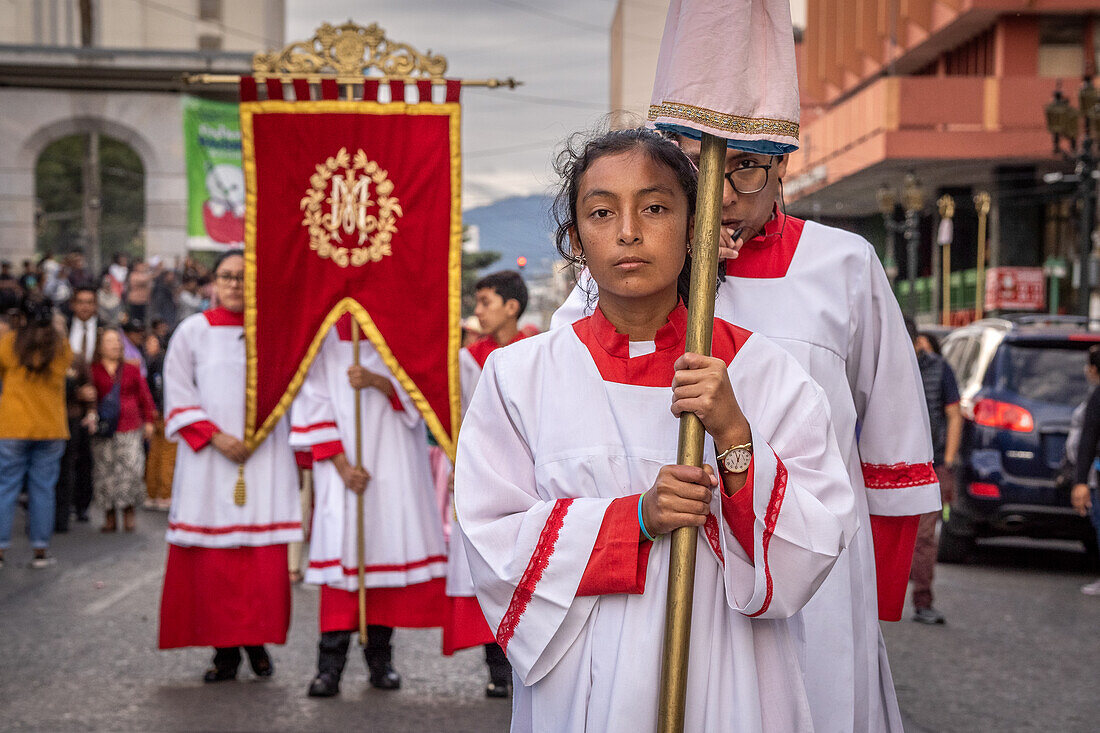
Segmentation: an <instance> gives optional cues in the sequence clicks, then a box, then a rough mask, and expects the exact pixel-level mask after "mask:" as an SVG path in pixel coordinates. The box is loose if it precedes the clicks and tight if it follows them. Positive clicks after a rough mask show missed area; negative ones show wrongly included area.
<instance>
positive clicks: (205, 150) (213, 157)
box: [183, 96, 244, 251]
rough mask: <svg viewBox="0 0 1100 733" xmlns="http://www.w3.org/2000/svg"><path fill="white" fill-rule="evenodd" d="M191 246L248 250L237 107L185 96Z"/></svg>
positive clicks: (184, 122) (188, 239)
mask: <svg viewBox="0 0 1100 733" xmlns="http://www.w3.org/2000/svg"><path fill="white" fill-rule="evenodd" d="M183 145H184V156H185V158H186V161H187V247H188V249H192V250H214V251H219V250H225V249H230V248H236V247H243V246H244V174H243V173H242V172H241V121H240V116H239V114H238V111H237V105H236V104H233V103H230V102H213V101H210V100H208V99H200V98H198V97H189V96H184V97H183Z"/></svg>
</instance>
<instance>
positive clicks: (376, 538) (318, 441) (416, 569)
mask: <svg viewBox="0 0 1100 733" xmlns="http://www.w3.org/2000/svg"><path fill="white" fill-rule="evenodd" d="M360 349H361V358H360V366H359V367H354V366H352V362H353V351H352V343H351V316H350V315H345V316H344V317H343V318H342V319H341V320H340V321H338V322H337V324H336V326H335V328H333V329H332V330H331V331H330V332H329V333H328V335H327V336H326V337H325V340H324V342H323V344H322V346H321V350H320V351H319V352H318V354H317V358H316V359H315V360H314V362H313V364H312V365H311V366H310V370H309V373H308V375H307V376H306V380H305V382H304V383H303V384H302V389H301V391H300V392H299V394H298V397H297V398H296V399H295V401H294V404H293V406H292V408H291V424H292V428H291V430H292V433H291V443H292V444H293V445H294V446H295V447H296V448H307V449H309V450H311V452H312V454H313V489H314V497H315V498H314V513H313V530H312V533H311V542H310V552H309V566H308V568H307V569H306V574H305V582H307V583H313V584H317V585H321V586H322V587H321V609H320V627H321V628H320V630H321V640H320V643H319V653H318V673H317V676H316V677H315V678H314V679H313V681H312V683H311V684H310V689H309V694H310V696H313V697H331V696H333V695H336V694H337V693H338V692H339V685H340V677H341V675H342V673H343V669H344V664H345V662H346V659H347V649H348V645H349V643H350V639H351V632H352V630H353V629H356V628H358V625H359V624H358V593H357V588H358V561H357V529H356V526H355V504H356V497H355V493H356V492H361V493H363V498H364V511H363V535H364V541H365V567H366V574H365V576H366V581H365V582H366V587H367V624H368V626H367V646H366V648H365V649H364V655H365V657H366V660H367V666H368V668H369V670H370V683H371V685H372V686H373V687H375V688H379V689H387V690H392V689H397V688H398V687H400V684H401V678H400V676H399V675H398V674H397V672H396V670H395V669H394V667H393V663H392V646H391V644H390V640H391V637H392V633H393V628H394V627H398V626H400V627H405V628H423V627H431V626H441V625H442V623H443V616H444V610H445V609H444V605H445V600H444V587H445V582H444V576H445V573H446V567H447V557H446V551H445V548H444V545H443V527H442V522H441V519H440V516H439V512H438V510H437V509H436V508H435V499H434V489H433V488H432V479H431V472H430V468H429V464H428V444H427V440H426V438H425V435H426V428H425V425H424V421H423V419H422V418H421V417H420V414H419V412H417V409H416V405H415V404H414V403H413V401H412V399H411V398H410V397H409V395H408V394H407V393H406V392H405V390H404V389H402V387H401V385H400V384H399V383H398V382H397V380H396V379H395V378H394V377H393V376H392V373H391V371H390V369H389V368H388V367H387V366H386V364H385V362H384V361H383V360H382V357H381V355H380V354H379V353H378V351H377V350H376V349H375V348H374V347H373V346H372V345H371V343H370V342H369V341H368V340H367V339H366V338H363V339H362V341H361V342H360ZM355 387H359V388H360V404H361V409H362V426H363V431H362V453H363V466H362V467H356V466H354V463H353V462H354V460H355V447H354V446H355Z"/></svg>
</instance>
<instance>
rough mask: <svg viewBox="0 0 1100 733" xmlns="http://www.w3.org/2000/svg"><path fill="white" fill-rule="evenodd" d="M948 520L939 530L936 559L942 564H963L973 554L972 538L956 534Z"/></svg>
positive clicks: (973, 544)
mask: <svg viewBox="0 0 1100 733" xmlns="http://www.w3.org/2000/svg"><path fill="white" fill-rule="evenodd" d="M951 525H952V522H951V520H950V519H948V521H946V522H944V523H943V526H942V527H941V528H940V544H939V551H938V553H937V554H936V559H937V561H939V562H942V563H964V562H966V561H967V560H969V559H970V556H971V555H972V554H973V553H974V546H975V542H974V538H973V537H971V536H969V535H964V534H958V533H957V531H956V530H953V529H952V527H951Z"/></svg>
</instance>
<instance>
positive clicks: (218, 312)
mask: <svg viewBox="0 0 1100 733" xmlns="http://www.w3.org/2000/svg"><path fill="white" fill-rule="evenodd" d="M203 315H204V316H206V322H207V323H209V324H210V325H211V326H243V325H244V313H243V312H241V313H234V312H233V311H230V310H226V309H225V308H223V307H222V306H218V307H217V308H211V309H210V310H208V311H203Z"/></svg>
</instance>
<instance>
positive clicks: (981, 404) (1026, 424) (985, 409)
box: [973, 400, 1035, 433]
mask: <svg viewBox="0 0 1100 733" xmlns="http://www.w3.org/2000/svg"><path fill="white" fill-rule="evenodd" d="M973 419H974V422H976V423H977V424H978V425H985V426H986V427H989V428H1000V429H1001V430H1014V431H1016V432H1017V433H1030V432H1031V431H1032V430H1034V429H1035V420H1034V419H1033V418H1032V417H1031V413H1030V412H1028V411H1027V410H1025V409H1024V408H1022V407H1020V406H1019V405H1013V404H1011V403H1009V402H998V401H997V400H978V402H977V404H975V405H974V418H973Z"/></svg>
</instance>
